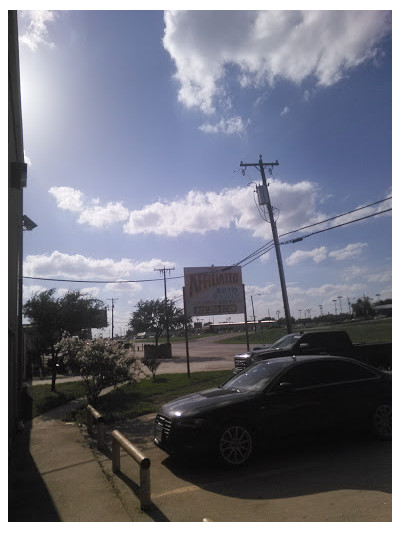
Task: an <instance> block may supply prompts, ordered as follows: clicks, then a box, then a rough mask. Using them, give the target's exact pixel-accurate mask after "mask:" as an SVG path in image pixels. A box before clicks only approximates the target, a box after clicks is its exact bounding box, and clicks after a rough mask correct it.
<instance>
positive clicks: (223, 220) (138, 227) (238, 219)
mask: <svg viewBox="0 0 400 533" xmlns="http://www.w3.org/2000/svg"><path fill="white" fill-rule="evenodd" d="M269 183H270V187H269V191H270V195H271V199H272V202H273V205H274V206H277V207H279V211H280V215H279V230H280V232H281V233H285V232H286V231H290V230H293V228H297V227H301V226H302V225H305V224H310V223H313V222H317V221H318V220H322V219H324V218H326V217H325V215H324V214H322V213H318V212H317V209H316V203H317V199H318V195H319V191H318V188H317V186H316V185H315V184H313V183H311V182H309V181H302V182H299V183H295V184H289V183H285V182H282V181H278V180H273V179H270V180H269ZM49 192H50V193H51V194H52V195H53V196H54V197H55V199H56V202H57V206H58V207H59V208H60V209H64V210H67V211H71V212H73V213H77V214H78V219H77V220H78V222H79V223H80V224H84V223H87V224H90V225H91V226H94V227H97V228H100V227H105V226H109V225H111V224H113V223H118V222H119V223H121V222H125V224H124V225H123V231H124V232H125V233H129V234H156V235H167V236H169V237H177V236H179V235H182V234H183V233H199V234H205V233H207V232H209V231H218V230H221V229H228V228H230V227H232V226H236V227H237V228H239V229H243V230H247V231H251V232H252V234H253V236H254V237H261V238H268V236H269V234H270V226H269V225H267V224H265V223H263V219H262V218H261V217H260V214H259V212H258V211H257V208H256V207H255V205H254V191H253V190H252V188H251V187H236V188H234V189H224V190H222V191H221V192H200V191H189V192H188V193H187V194H186V196H184V197H181V198H177V199H175V200H172V201H168V200H163V201H161V200H160V201H157V202H154V203H152V204H148V205H145V206H144V207H143V208H142V209H137V210H134V211H131V212H129V210H128V209H127V208H125V207H124V206H123V205H122V203H121V202H116V203H111V202H108V203H107V204H106V205H105V206H100V205H98V200H95V199H93V200H90V201H89V200H87V199H86V198H85V195H84V194H83V193H82V192H81V191H78V190H76V189H73V188H71V187H52V188H51V189H50V190H49ZM96 204H97V205H96ZM276 212H277V211H276Z"/></svg>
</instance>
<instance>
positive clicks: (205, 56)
mask: <svg viewBox="0 0 400 533" xmlns="http://www.w3.org/2000/svg"><path fill="white" fill-rule="evenodd" d="M390 16H391V15H390V12H389V11H367V10H366V11H361V10H358V11H349V10H346V11H328V10H326V11H289V10H287V11H206V10H204V11H183V10H180V11H166V12H165V15H164V20H165V32H164V40H163V44H164V47H165V49H166V50H167V51H168V52H169V54H170V56H171V58H172V59H173V61H174V62H175V66H176V74H175V77H176V79H177V80H178V82H179V84H180V88H179V94H178V99H179V101H180V102H181V103H182V104H184V105H185V106H186V107H189V108H190V107H193V108H199V109H200V110H201V111H203V112H204V113H207V114H210V113H213V112H215V110H216V107H217V106H218V105H220V104H221V105H224V104H225V102H226V101H227V100H229V99H230V95H229V92H228V90H229V88H228V87H227V84H226V73H227V71H228V70H230V71H232V66H233V67H234V69H237V70H233V72H234V73H236V72H237V76H238V81H239V82H240V84H241V86H242V87H243V88H244V87H250V86H253V87H258V88H264V87H265V86H267V85H269V86H273V85H274V82H275V81H276V80H277V79H285V80H288V81H289V82H292V83H295V84H301V83H302V82H303V81H304V80H306V79H308V80H310V79H313V80H314V82H315V85H316V86H318V85H319V86H322V87H324V86H330V85H332V84H334V83H337V82H338V81H339V80H341V79H342V78H343V77H344V76H346V75H347V73H348V72H349V71H350V70H351V69H352V68H354V67H357V66H358V65H360V64H362V63H365V62H366V61H369V60H372V59H374V58H375V57H376V56H377V54H378V44H379V41H380V39H381V38H382V37H383V36H384V35H385V34H386V33H388V32H389V31H390V27H391V19H390ZM308 94H309V93H308Z"/></svg>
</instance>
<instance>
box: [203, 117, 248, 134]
mask: <svg viewBox="0 0 400 533" xmlns="http://www.w3.org/2000/svg"><path fill="white" fill-rule="evenodd" d="M248 124H249V121H247V123H246V124H245V123H244V122H243V120H242V118H241V117H232V118H229V119H228V120H225V119H224V118H222V119H221V120H220V121H219V122H218V123H217V124H209V123H205V124H202V125H201V126H200V127H199V130H201V131H203V132H204V133H225V134H227V135H233V134H235V133H243V132H244V131H245V130H246V127H247V126H248Z"/></svg>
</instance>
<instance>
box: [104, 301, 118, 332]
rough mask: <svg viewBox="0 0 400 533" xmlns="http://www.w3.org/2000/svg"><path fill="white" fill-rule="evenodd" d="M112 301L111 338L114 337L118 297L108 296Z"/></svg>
mask: <svg viewBox="0 0 400 533" xmlns="http://www.w3.org/2000/svg"><path fill="white" fill-rule="evenodd" d="M107 300H109V301H110V302H111V338H112V339H113V338H114V302H116V301H117V300H118V298H107Z"/></svg>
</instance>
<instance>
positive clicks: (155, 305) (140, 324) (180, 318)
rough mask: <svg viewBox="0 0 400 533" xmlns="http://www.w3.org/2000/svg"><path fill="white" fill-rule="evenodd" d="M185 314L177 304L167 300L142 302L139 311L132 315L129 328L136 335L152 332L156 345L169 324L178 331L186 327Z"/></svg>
mask: <svg viewBox="0 0 400 533" xmlns="http://www.w3.org/2000/svg"><path fill="white" fill-rule="evenodd" d="M184 323H185V319H184V312H183V310H182V309H180V308H178V307H176V305H175V302H174V301H172V300H167V305H165V301H164V300H160V299H158V300H140V301H139V302H138V305H137V310H136V311H134V312H133V313H132V316H131V319H130V321H129V326H130V327H131V328H132V329H133V330H134V332H135V333H140V332H142V331H151V332H152V333H153V334H154V337H155V344H156V346H157V345H158V340H159V338H160V337H161V335H162V333H163V331H164V329H166V327H167V324H168V326H169V328H171V329H177V328H181V327H183V326H184Z"/></svg>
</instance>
